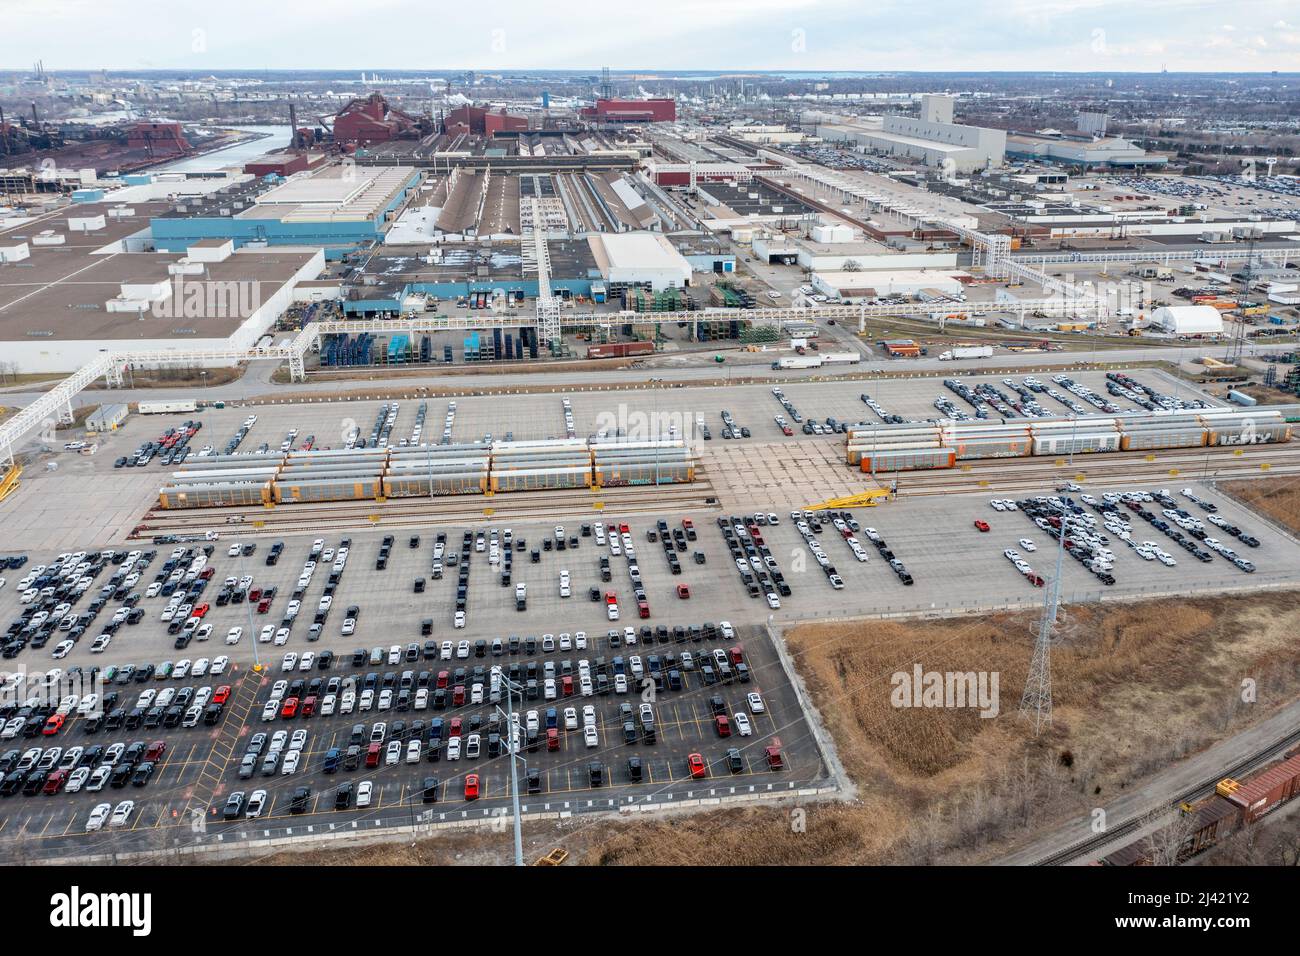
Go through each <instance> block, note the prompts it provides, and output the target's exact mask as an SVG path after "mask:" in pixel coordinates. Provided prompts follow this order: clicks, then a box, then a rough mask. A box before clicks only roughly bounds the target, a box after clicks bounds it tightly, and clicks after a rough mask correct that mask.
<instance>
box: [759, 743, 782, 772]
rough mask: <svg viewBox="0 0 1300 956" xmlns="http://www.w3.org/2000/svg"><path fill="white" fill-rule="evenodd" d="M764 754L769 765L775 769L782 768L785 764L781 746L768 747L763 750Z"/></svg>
mask: <svg viewBox="0 0 1300 956" xmlns="http://www.w3.org/2000/svg"><path fill="white" fill-rule="evenodd" d="M763 756H765V757H766V758H767V765H768V767H770V768H771V769H773V770H780V769H781V768H782V767H784V766H785V764H784V763H783V762H782V760H781V748H780V747H768V748H767V749H766V750H764V751H763Z"/></svg>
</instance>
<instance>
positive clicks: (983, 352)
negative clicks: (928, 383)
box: [939, 345, 993, 362]
mask: <svg viewBox="0 0 1300 956" xmlns="http://www.w3.org/2000/svg"><path fill="white" fill-rule="evenodd" d="M992 356H993V346H991V345H968V346H958V347H957V348H954V349H949V350H948V351H946V352H940V353H939V361H940V362H954V361H958V360H960V359H977V358H991V357H992Z"/></svg>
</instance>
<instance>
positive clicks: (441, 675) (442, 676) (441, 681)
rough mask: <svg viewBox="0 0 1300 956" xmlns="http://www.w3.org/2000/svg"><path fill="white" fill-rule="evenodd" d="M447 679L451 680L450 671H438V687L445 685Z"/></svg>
mask: <svg viewBox="0 0 1300 956" xmlns="http://www.w3.org/2000/svg"><path fill="white" fill-rule="evenodd" d="M449 680H451V671H438V686H439V687H446V686H447V682H448V681H449Z"/></svg>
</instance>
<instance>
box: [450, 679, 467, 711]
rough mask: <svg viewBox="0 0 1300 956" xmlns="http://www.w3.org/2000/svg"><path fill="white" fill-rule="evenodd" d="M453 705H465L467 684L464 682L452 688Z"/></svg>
mask: <svg viewBox="0 0 1300 956" xmlns="http://www.w3.org/2000/svg"><path fill="white" fill-rule="evenodd" d="M451 706H453V707H463V706H465V685H464V684H457V685H456V686H455V687H453V688H452V689H451Z"/></svg>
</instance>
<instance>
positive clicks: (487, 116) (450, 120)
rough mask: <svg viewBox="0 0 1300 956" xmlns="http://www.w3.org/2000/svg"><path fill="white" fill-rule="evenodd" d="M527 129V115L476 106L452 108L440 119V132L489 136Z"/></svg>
mask: <svg viewBox="0 0 1300 956" xmlns="http://www.w3.org/2000/svg"><path fill="white" fill-rule="evenodd" d="M526 129H528V117H526V116H515V115H513V114H511V113H507V112H506V111H505V110H496V111H493V110H488V109H483V108H482V107H478V106H462V107H460V108H459V109H454V110H452V111H451V112H450V113H448V114H447V115H446V116H444V117H443V121H442V132H443V133H450V134H452V135H455V134H456V133H473V134H476V135H478V136H491V135H492V134H493V133H496V132H501V131H523V130H526Z"/></svg>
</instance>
